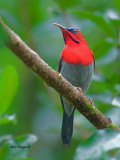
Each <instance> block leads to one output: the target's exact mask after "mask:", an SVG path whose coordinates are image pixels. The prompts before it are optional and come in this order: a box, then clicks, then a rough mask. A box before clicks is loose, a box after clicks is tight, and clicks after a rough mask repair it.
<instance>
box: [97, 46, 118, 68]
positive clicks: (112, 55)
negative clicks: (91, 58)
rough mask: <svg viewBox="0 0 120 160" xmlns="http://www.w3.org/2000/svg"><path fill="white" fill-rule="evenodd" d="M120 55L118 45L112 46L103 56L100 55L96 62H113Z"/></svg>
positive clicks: (104, 63)
mask: <svg viewBox="0 0 120 160" xmlns="http://www.w3.org/2000/svg"><path fill="white" fill-rule="evenodd" d="M117 57H118V51H117V48H116V47H112V48H110V50H109V51H108V52H107V53H106V54H105V55H104V56H102V57H100V58H99V59H98V60H96V64H97V65H99V66H104V65H107V64H110V63H112V62H113V61H115V60H116V59H117Z"/></svg>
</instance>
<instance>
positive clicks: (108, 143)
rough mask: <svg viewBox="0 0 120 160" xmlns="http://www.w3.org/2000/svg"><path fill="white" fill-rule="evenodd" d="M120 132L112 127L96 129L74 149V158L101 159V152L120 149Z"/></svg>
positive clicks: (76, 159)
mask: <svg viewBox="0 0 120 160" xmlns="http://www.w3.org/2000/svg"><path fill="white" fill-rule="evenodd" d="M119 142H120V133H119V132H117V131H114V130H112V129H105V130H100V131H96V132H95V133H94V134H93V135H92V136H91V137H90V138H88V139H87V140H86V141H84V142H83V143H81V144H80V145H79V147H78V148H77V150H76V154H75V158H74V160H80V159H82V160H88V159H89V160H93V159H94V160H98V159H102V153H104V152H108V151H111V150H114V149H120V143H119Z"/></svg>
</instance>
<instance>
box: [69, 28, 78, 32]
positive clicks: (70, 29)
mask: <svg viewBox="0 0 120 160" xmlns="http://www.w3.org/2000/svg"><path fill="white" fill-rule="evenodd" d="M67 30H68V31H69V32H71V33H77V30H76V29H75V28H67Z"/></svg>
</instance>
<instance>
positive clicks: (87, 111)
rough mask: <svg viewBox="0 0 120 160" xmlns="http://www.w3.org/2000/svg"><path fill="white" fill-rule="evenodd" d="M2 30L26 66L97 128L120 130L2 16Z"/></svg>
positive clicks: (0, 24) (2, 39)
mask: <svg viewBox="0 0 120 160" xmlns="http://www.w3.org/2000/svg"><path fill="white" fill-rule="evenodd" d="M0 30H1V31H2V34H3V35H4V36H2V37H1V41H2V42H3V43H4V45H5V46H6V47H8V48H9V49H10V50H11V51H12V52H13V53H14V54H15V55H16V56H17V57H18V58H20V59H21V60H22V61H23V62H24V64H25V65H26V66H28V67H29V68H30V69H31V70H32V71H34V72H35V73H36V74H37V75H38V76H39V77H41V78H42V79H43V80H44V81H45V82H46V83H47V84H48V86H50V87H52V88H54V89H55V90H56V91H57V92H59V93H60V94H61V95H62V96H64V97H65V98H66V99H67V100H68V102H69V103H71V104H72V105H73V106H74V107H75V108H76V109H77V110H78V111H79V112H80V113H81V114H82V115H83V116H85V117H86V118H87V119H88V120H89V121H90V122H91V123H92V124H93V125H94V126H95V127H96V128H97V129H103V128H113V129H115V130H117V131H119V132H120V128H118V127H117V126H115V125H114V124H113V123H112V122H110V121H109V119H108V118H107V117H105V116H104V115H103V114H102V113H101V112H100V111H99V110H98V109H97V108H95V106H92V105H91V103H90V100H89V99H87V98H86V97H85V96H84V95H83V93H82V92H80V91H79V90H78V89H76V88H75V87H74V86H72V85H71V84H70V83H69V82H68V81H67V80H66V79H64V78H63V77H62V75H61V74H60V73H58V72H56V71H54V70H53V69H52V68H51V67H50V66H49V65H48V64H47V63H45V62H44V61H43V60H42V59H41V58H40V56H39V55H38V54H37V53H36V52H34V51H33V50H32V49H31V48H29V47H28V46H27V45H26V44H25V43H24V42H23V41H22V39H21V38H20V37H19V36H18V35H17V34H15V33H14V32H13V31H12V30H11V29H10V28H9V27H8V26H7V25H6V24H5V23H4V22H3V20H2V19H1V18H0Z"/></svg>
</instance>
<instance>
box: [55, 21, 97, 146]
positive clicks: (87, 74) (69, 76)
mask: <svg viewBox="0 0 120 160" xmlns="http://www.w3.org/2000/svg"><path fill="white" fill-rule="evenodd" d="M54 25H56V26H58V27H59V28H60V29H61V31H62V34H63V39H64V42H65V47H64V49H63V50H62V53H61V56H60V60H59V67H58V71H59V72H60V73H61V74H62V76H63V77H64V78H65V79H66V80H67V81H69V82H70V83H71V84H72V85H73V86H75V87H77V88H79V89H81V90H82V92H83V93H85V92H86V91H87V90H88V88H89V85H90V82H91V79H92V73H93V69H94V63H95V62H94V56H93V53H92V51H91V50H90V49H89V48H88V45H87V42H86V40H85V39H84V37H83V36H82V34H81V33H80V32H79V30H78V29H76V28H65V27H63V26H61V25H60V24H56V23H54ZM60 97H61V103H62V107H63V121H62V131H61V136H62V142H63V144H64V145H67V147H69V144H70V141H71V137H72V132H73V117H74V110H75V108H74V106H72V105H71V104H69V103H68V101H67V100H66V99H65V98H64V97H62V96H60Z"/></svg>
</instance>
